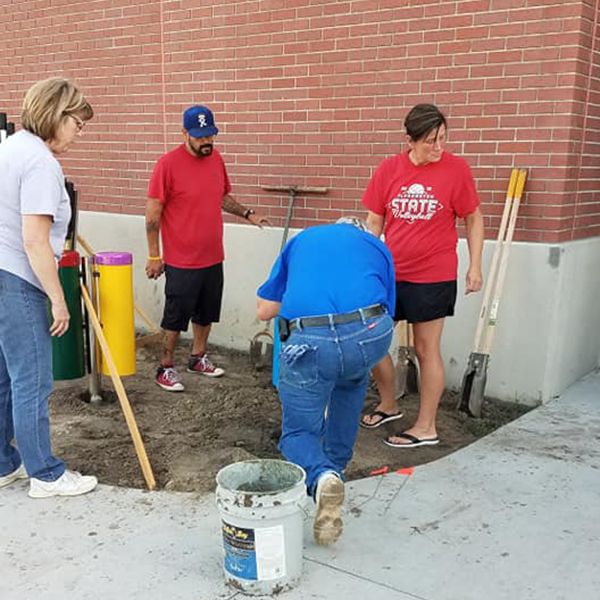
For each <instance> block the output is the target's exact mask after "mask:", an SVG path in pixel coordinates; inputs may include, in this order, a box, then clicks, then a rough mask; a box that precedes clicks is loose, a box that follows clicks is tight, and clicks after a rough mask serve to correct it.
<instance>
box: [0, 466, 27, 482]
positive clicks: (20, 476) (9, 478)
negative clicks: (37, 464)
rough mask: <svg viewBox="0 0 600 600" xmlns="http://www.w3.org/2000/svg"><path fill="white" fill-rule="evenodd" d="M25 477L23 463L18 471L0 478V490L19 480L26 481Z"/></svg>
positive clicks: (25, 472)
mask: <svg viewBox="0 0 600 600" xmlns="http://www.w3.org/2000/svg"><path fill="white" fill-rule="evenodd" d="M27 477H28V475H27V471H26V470H25V467H24V466H23V463H21V466H20V467H19V468H18V469H16V470H15V471H13V472H12V473H9V474H8V475H4V476H2V477H0V488H3V487H5V486H7V485H10V484H11V483H14V482H15V481H17V480H19V479H27Z"/></svg>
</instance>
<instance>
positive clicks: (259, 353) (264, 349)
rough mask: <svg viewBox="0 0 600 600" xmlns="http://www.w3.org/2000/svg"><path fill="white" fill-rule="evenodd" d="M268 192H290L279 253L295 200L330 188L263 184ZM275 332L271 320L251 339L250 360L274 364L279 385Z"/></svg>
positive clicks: (257, 366) (262, 364)
mask: <svg viewBox="0 0 600 600" xmlns="http://www.w3.org/2000/svg"><path fill="white" fill-rule="evenodd" d="M262 189H263V190H265V191H266V192H287V193H288V206H287V213H286V215H285V221H284V226H283V236H282V238H281V245H280V247H279V253H280V254H281V251H282V250H283V247H284V246H285V243H286V242H287V238H288V234H289V231H290V222H291V220H292V213H293V211H294V201H295V200H296V196H297V195H298V194H325V193H327V191H328V189H327V188H325V187H298V186H295V185H287V186H276V185H274V186H271V185H267V186H263V188H262ZM274 335H275V338H278V335H279V332H278V327H277V319H275V326H274ZM275 338H274V337H273V334H271V332H270V322H268V323H267V326H266V328H265V329H264V330H262V331H259V332H258V333H257V334H256V335H255V336H254V337H253V338H252V339H251V340H250V362H251V364H252V365H253V366H254V368H255V369H257V370H260V369H263V368H264V367H266V366H271V365H273V385H274V386H275V387H277V382H276V379H278V377H279V373H278V363H277V361H276V356H275V354H274V352H275V351H276V350H278V348H276V346H277V345H278V344H279V339H275Z"/></svg>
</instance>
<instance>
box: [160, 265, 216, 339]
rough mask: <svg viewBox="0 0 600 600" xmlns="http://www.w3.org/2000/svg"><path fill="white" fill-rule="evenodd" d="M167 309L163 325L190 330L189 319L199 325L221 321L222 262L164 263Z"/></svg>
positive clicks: (167, 327)
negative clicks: (195, 264) (181, 265)
mask: <svg viewBox="0 0 600 600" xmlns="http://www.w3.org/2000/svg"><path fill="white" fill-rule="evenodd" d="M165 277H166V283H165V296H166V300H165V310H164V313H163V318H162V322H161V324H160V326H161V327H162V328H163V329H167V330H168V331H187V328H188V325H189V322H190V320H191V321H192V323H197V324H198V325H203V326H204V325H210V324H211V323H218V321H219V318H220V317H221V298H222V297H223V263H218V264H216V265H212V266H210V267H206V268H204V269H180V268H178V267H171V266H169V265H165Z"/></svg>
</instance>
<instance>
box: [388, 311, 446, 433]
mask: <svg viewBox="0 0 600 600" xmlns="http://www.w3.org/2000/svg"><path fill="white" fill-rule="evenodd" d="M413 327H414V333H415V352H416V354H417V358H418V359H419V371H420V380H419V383H420V390H421V397H420V403H419V414H418V415H417V420H416V421H415V423H414V425H413V426H412V427H411V428H410V429H407V430H406V431H405V433H408V434H410V435H414V436H415V437H417V438H419V439H422V438H434V437H436V436H437V430H436V427H435V418H436V415H437V409H438V405H439V403H440V398H441V397H442V393H443V391H444V363H443V361H442V354H441V350H440V342H441V339H442V331H443V328H444V319H435V320H433V321H426V322H424V323H415V324H414V326H413ZM389 439H390V441H392V442H393V443H395V444H402V443H404V444H410V442H409V440H405V439H402V438H398V437H396V436H391V437H390V438H389Z"/></svg>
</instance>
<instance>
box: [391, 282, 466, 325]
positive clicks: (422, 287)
mask: <svg viewBox="0 0 600 600" xmlns="http://www.w3.org/2000/svg"><path fill="white" fill-rule="evenodd" d="M455 303H456V280H455V281H441V282H439V283H410V282H408V281H396V311H395V313H394V321H408V322H409V323H424V322H425V321H433V320H435V319H443V318H444V317H451V316H452V315H454V304H455Z"/></svg>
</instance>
